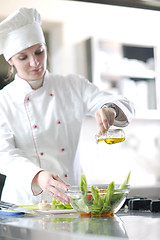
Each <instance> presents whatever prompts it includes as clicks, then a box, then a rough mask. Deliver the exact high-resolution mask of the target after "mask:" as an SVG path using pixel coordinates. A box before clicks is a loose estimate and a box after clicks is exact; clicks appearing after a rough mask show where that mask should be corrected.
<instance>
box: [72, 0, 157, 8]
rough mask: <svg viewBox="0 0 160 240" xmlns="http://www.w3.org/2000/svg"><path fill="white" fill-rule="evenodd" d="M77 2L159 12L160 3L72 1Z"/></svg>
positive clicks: (102, 0)
mask: <svg viewBox="0 0 160 240" xmlns="http://www.w3.org/2000/svg"><path fill="white" fill-rule="evenodd" d="M72 1H79V2H90V3H101V4H108V5H116V6H123V7H133V8H141V9H150V10H157V11H160V2H159V1H156V0H152V1H151V0H150V1H149V0H72Z"/></svg>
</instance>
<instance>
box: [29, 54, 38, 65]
mask: <svg viewBox="0 0 160 240" xmlns="http://www.w3.org/2000/svg"><path fill="white" fill-rule="evenodd" d="M38 65H39V61H38V59H37V58H36V57H35V56H33V57H31V58H30V66H31V67H37V66H38Z"/></svg>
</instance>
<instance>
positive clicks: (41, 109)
mask: <svg viewBox="0 0 160 240" xmlns="http://www.w3.org/2000/svg"><path fill="white" fill-rule="evenodd" d="M0 54H3V55H4V58H5V59H6V61H7V62H8V63H9V64H10V66H11V67H12V68H14V69H15V70H16V74H15V77H14V80H13V81H12V82H11V83H9V84H8V85H6V86H5V87H4V88H3V89H2V90H1V91H0V172H1V173H2V174H4V175H6V181H5V185H4V188H3V192H2V200H3V201H7V202H12V203H15V204H37V203H39V202H41V201H42V199H47V200H49V201H51V200H52V198H53V197H55V198H56V199H58V200H60V201H62V202H65V203H69V201H70V199H69V197H68V196H67V194H65V191H67V190H68V188H69V186H70V185H73V184H74V185H75V184H78V183H79V179H80V173H81V167H80V163H79V161H78V160H77V158H76V155H77V146H78V142H79V137H80V132H81V126H82V123H83V119H84V117H85V116H86V115H90V116H95V119H96V121H97V124H98V125H99V129H100V130H99V133H100V134H102V133H104V132H105V131H107V130H108V128H109V127H110V126H111V125H115V126H118V127H125V126H127V125H128V123H129V122H130V121H131V119H132V118H133V115H134V108H133V105H132V103H131V102H130V101H129V100H127V99H126V98H124V97H122V96H114V95H112V94H111V93H108V92H102V91H99V89H98V88H97V87H96V86H94V85H93V84H91V83H90V82H89V81H88V80H87V79H85V78H84V77H83V76H79V75H68V76H61V75H54V74H52V73H50V72H48V70H47V69H46V60H47V51H46V44H45V38H44V35H43V31H42V28H41V17H40V15H39V13H38V12H37V10H36V9H34V8H20V9H18V10H17V11H15V12H14V13H13V14H12V15H10V16H9V17H7V18H6V19H5V20H4V21H2V22H1V23H0Z"/></svg>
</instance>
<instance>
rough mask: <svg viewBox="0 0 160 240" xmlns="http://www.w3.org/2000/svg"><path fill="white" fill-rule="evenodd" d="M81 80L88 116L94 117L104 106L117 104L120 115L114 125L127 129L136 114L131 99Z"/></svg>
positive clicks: (83, 79)
mask: <svg viewBox="0 0 160 240" xmlns="http://www.w3.org/2000/svg"><path fill="white" fill-rule="evenodd" d="M80 78H81V89H82V96H83V101H84V103H85V108H86V109H85V111H86V114H87V115H92V116H93V115H94V114H95V112H96V111H98V110H99V109H100V108H101V107H102V106H103V105H104V104H108V103H109V104H115V105H116V106H117V107H118V110H119V114H118V116H117V117H116V119H115V121H114V125H115V126H118V127H125V126H127V125H128V124H129V122H130V121H131V120H132V119H133V117H134V114H135V109H134V105H133V103H132V102H131V101H129V99H127V98H125V97H123V96H121V95H115V94H112V93H110V92H105V91H100V90H99V89H98V88H97V87H96V86H95V85H94V84H92V83H90V82H89V81H88V80H87V79H85V78H83V77H80Z"/></svg>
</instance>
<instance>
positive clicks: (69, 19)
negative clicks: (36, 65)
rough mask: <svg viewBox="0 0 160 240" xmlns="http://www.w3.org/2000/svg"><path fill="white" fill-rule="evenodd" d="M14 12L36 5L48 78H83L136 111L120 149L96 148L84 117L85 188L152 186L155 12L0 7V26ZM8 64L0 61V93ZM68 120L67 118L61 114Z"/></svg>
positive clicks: (156, 119)
mask: <svg viewBox="0 0 160 240" xmlns="http://www.w3.org/2000/svg"><path fill="white" fill-rule="evenodd" d="M19 7H36V8H37V10H38V11H39V12H40V14H41V16H42V21H43V25H42V26H43V30H44V32H45V36H46V39H47V45H48V68H49V70H50V71H51V72H53V73H58V74H64V75H66V74H69V73H77V74H81V75H84V76H86V78H88V79H89V80H90V81H91V82H93V83H94V84H96V85H97V86H98V87H99V88H100V89H103V90H105V91H111V92H114V93H115V94H123V95H124V96H126V97H128V98H130V99H131V100H132V101H133V102H134V104H135V107H136V116H135V119H134V120H133V121H132V122H131V123H130V125H129V126H128V127H126V128H124V131H125V135H126V140H125V142H123V143H119V144H115V145H107V144H106V143H103V142H102V143H99V144H96V142H95V134H96V133H98V127H97V124H96V122H95V120H94V119H93V118H91V117H86V119H85V120H84V125H83V129H82V136H81V141H80V148H81V154H80V158H81V162H82V165H83V169H84V172H85V174H86V176H87V179H88V182H89V183H94V182H98V183H106V182H108V181H111V180H115V181H117V182H122V181H123V179H124V177H125V175H127V174H128V172H129V170H131V180H130V183H131V185H132V186H133V187H139V186H140V187H141V186H159V185H160V30H159V23H160V11H154V10H144V9H138V8H128V7H122V6H121V7H120V6H112V5H104V4H97V3H85V2H80V1H79V2H76V1H67V0H66V1H61V0H45V1H42V0H34V1H32V0H14V1H12V0H5V1H1V9H0V21H2V20H3V19H4V18H5V17H6V16H8V15H9V14H10V13H12V12H13V11H15V10H16V9H17V8H19ZM7 69H8V64H6V63H5V61H4V59H3V57H2V56H0V88H3V86H4V85H5V84H6V83H5V82H4V79H5V78H6V76H7ZM68 114H69V113H68Z"/></svg>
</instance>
